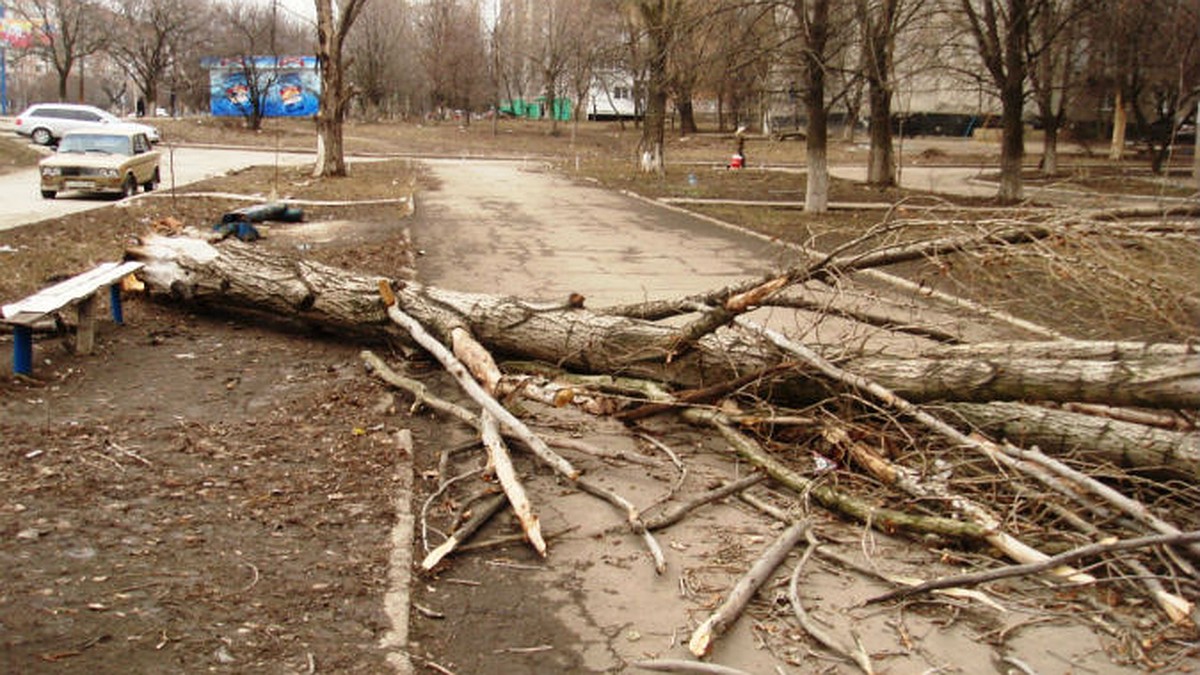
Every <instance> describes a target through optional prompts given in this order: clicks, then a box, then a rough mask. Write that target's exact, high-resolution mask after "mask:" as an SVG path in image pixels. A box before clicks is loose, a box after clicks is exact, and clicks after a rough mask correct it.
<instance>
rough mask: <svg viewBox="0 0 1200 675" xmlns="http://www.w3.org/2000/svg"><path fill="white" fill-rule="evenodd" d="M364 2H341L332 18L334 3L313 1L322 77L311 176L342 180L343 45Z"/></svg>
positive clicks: (346, 103)
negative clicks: (336, 13)
mask: <svg viewBox="0 0 1200 675" xmlns="http://www.w3.org/2000/svg"><path fill="white" fill-rule="evenodd" d="M365 1H366V0H343V2H340V3H339V4H338V7H339V10H340V12H339V14H338V16H337V17H336V18H335V17H334V14H333V0H314V2H315V4H316V9H317V68H318V69H319V70H320V73H321V102H320V104H319V106H318V108H317V161H316V163H315V165H314V166H313V176H345V175H346V156H345V148H344V145H343V143H342V122H343V120H345V118H346V109H347V107H348V106H349V104H350V96H349V94H348V93H347V92H346V88H345V79H344V77H345V74H344V73H343V72H342V43H343V41H344V40H345V38H346V34H347V33H349V32H350V27H351V26H352V25H353V24H354V20H355V19H356V18H357V17H358V14H359V13H360V12H361V11H362V8H363V5H364V4H365Z"/></svg>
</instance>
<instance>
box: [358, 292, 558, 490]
mask: <svg viewBox="0 0 1200 675" xmlns="http://www.w3.org/2000/svg"><path fill="white" fill-rule="evenodd" d="M382 288H383V286H381V289H382ZM384 295H385V296H386V295H387V294H386V293H385V294H384ZM385 305H386V307H387V313H388V316H389V317H391V319H392V320H393V321H395V322H396V323H397V324H399V325H401V326H403V327H404V328H405V330H407V331H408V333H409V334H410V335H412V337H413V339H414V340H416V341H417V344H419V345H421V346H422V347H423V348H425V349H426V350H427V351H428V352H429V353H430V354H432V355H433V356H434V358H436V359H437V360H438V361H439V362H440V363H441V364H442V367H444V368H445V369H446V372H448V373H450V375H451V376H453V377H454V379H455V380H456V381H457V382H458V384H459V386H460V387H462V389H463V391H464V392H466V394H467V395H468V396H470V397H471V398H472V399H473V400H474V401H475V402H476V403H478V404H479V405H480V406H481V407H482V408H483V409H484V410H486V411H487V412H489V413H491V414H492V415H494V416H495V417H496V419H498V420H499V421H500V422H501V423H502V424H504V426H506V427H508V429H509V430H510V431H512V432H513V433H514V434H516V435H517V436H518V437H519V438H520V439H521V440H522V441H524V442H525V443H526V444H527V445H528V446H529V448H530V449H531V450H532V451H533V454H534V455H536V456H537V457H538V459H541V460H542V461H543V462H545V463H546V464H547V465H548V466H550V467H551V468H552V469H554V470H555V471H557V472H558V473H559V474H561V475H563V476H565V477H566V478H568V479H570V480H575V479H577V478H578V477H579V471H578V470H576V469H575V467H573V466H571V463H570V462H568V461H567V460H565V459H563V458H562V457H561V456H560V455H558V454H557V453H555V452H554V451H553V450H551V449H550V447H549V446H548V445H546V443H545V441H543V440H542V439H541V438H538V436H537V435H536V434H534V433H533V431H532V430H530V429H529V427H527V426H525V423H524V422H522V421H521V420H519V419H517V418H516V417H515V416H514V415H513V414H512V413H510V412H509V411H508V410H507V409H505V408H504V406H502V405H500V403H499V402H497V401H496V399H494V398H492V397H491V396H490V395H489V394H488V393H487V392H486V391H484V389H483V387H482V386H481V385H480V384H479V383H478V382H476V381H475V379H474V378H473V377H471V374H470V373H468V372H467V371H466V369H465V368H464V366H463V364H462V363H461V362H460V361H459V360H458V359H457V358H456V357H455V356H454V355H453V354H451V353H450V351H449V350H448V349H446V347H445V345H443V344H442V343H440V342H438V341H437V340H436V339H435V338H434V337H433V336H432V335H430V334H429V333H428V332H427V331H426V330H425V329H424V327H423V326H422V325H421V323H420V322H418V321H417V320H416V319H414V318H413V317H411V316H409V315H407V314H405V313H404V312H403V311H401V310H400V308H399V307H398V306H397V305H396V304H395V302H390V303H389V302H386V297H385Z"/></svg>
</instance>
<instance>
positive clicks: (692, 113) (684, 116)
mask: <svg viewBox="0 0 1200 675" xmlns="http://www.w3.org/2000/svg"><path fill="white" fill-rule="evenodd" d="M675 107H676V108H677V109H678V110H679V135H680V136H690V135H692V134H694V133H696V131H697V129H696V110H695V106H693V105H692V92H691V90H690V89H688V90H684V91H679V92H678V93H676V99H675Z"/></svg>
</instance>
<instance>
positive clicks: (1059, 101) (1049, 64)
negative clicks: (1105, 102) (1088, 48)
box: [1029, 0, 1095, 176]
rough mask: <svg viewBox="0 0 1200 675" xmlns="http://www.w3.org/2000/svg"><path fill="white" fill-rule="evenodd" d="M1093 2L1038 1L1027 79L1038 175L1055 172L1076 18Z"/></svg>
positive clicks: (1072, 75)
mask: <svg viewBox="0 0 1200 675" xmlns="http://www.w3.org/2000/svg"><path fill="white" fill-rule="evenodd" d="M1094 5H1095V2H1094V1H1093V0H1042V2H1041V3H1040V4H1039V6H1038V8H1037V9H1038V11H1037V12H1036V13H1035V14H1034V17H1033V24H1034V25H1033V28H1032V30H1031V33H1030V49H1029V52H1030V56H1029V62H1030V69H1029V80H1030V84H1031V86H1032V90H1033V99H1034V102H1035V103H1036V104H1037V109H1038V117H1039V118H1040V120H1041V123H1042V131H1043V136H1042V162H1041V167H1042V173H1043V174H1044V175H1047V176H1053V175H1055V174H1056V173H1058V134H1059V130H1060V129H1061V128H1062V126H1063V124H1064V123H1066V119H1067V111H1068V110H1069V109H1070V102H1071V99H1072V97H1073V95H1074V94H1075V90H1076V89H1077V86H1076V84H1077V83H1076V80H1077V79H1078V75H1077V71H1078V67H1077V66H1078V58H1077V57H1078V54H1079V53H1080V52H1081V49H1080V48H1081V46H1082V45H1081V41H1082V38H1083V36H1082V31H1081V30H1080V17H1081V15H1083V14H1084V13H1085V12H1087V11H1088V10H1090V9H1092V8H1093V6H1094Z"/></svg>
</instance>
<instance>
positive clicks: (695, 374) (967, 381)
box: [129, 235, 1200, 408]
mask: <svg viewBox="0 0 1200 675" xmlns="http://www.w3.org/2000/svg"><path fill="white" fill-rule="evenodd" d="M129 255H130V256H131V257H132V258H134V259H137V260H141V261H143V262H145V263H146V267H145V269H144V270H143V272H144V276H145V280H146V284H147V287H148V288H149V289H150V290H151V291H152V292H156V293H160V294H167V295H171V296H173V297H176V298H179V299H182V300H187V301H190V302H193V303H196V304H199V305H202V306H207V307H211V308H214V309H217V310H224V311H228V310H230V309H237V308H241V309H243V310H250V311H253V312H258V313H268V314H274V315H278V316H279V317H281V318H284V319H288V320H292V321H296V322H300V323H302V324H305V325H309V326H312V327H318V328H324V329H327V330H333V331H339V332H345V333H349V334H352V335H360V336H366V337H371V336H373V337H375V338H385V337H388V338H398V339H402V340H403V339H405V335H406V334H404V333H403V332H402V331H399V330H398V329H397V328H396V327H395V326H393V325H392V324H391V322H390V321H389V319H388V316H387V313H386V311H385V308H384V306H383V304H382V303H381V302H380V299H379V288H378V283H379V281H380V279H379V278H378V277H369V276H365V275H361V274H356V273H353V272H347V271H345V270H341V269H338V268H334V267H328V266H325V265H321V264H319V263H315V262H312V261H306V260H297V259H291V258H288V257H285V256H282V255H280V254H277V253H271V252H267V251H264V250H262V249H260V248H256V247H254V246H252V245H250V244H245V243H242V242H239V241H236V240H226V241H224V242H222V243H221V245H220V246H219V247H217V246H214V245H212V244H209V243H207V242H204V241H201V240H199V239H191V238H169V237H161V236H157V235H154V236H151V237H149V238H147V239H146V241H145V243H144V244H143V245H142V246H139V247H136V248H133V249H131V250H130V251H129ZM392 283H393V285H394V287H395V288H396V290H395V294H396V299H397V302H398V303H399V306H400V307H402V308H403V309H404V311H405V312H407V313H409V314H410V315H411V316H413V317H414V318H415V319H416V320H418V321H419V322H420V323H421V324H422V325H423V326H425V327H426V328H427V329H428V330H429V331H430V332H431V333H433V334H434V335H435V336H436V337H437V338H438V339H439V340H441V341H442V342H443V343H444V344H445V343H451V342H452V341H453V331H454V329H455V328H465V329H466V330H467V331H468V332H469V333H470V334H471V335H473V336H474V337H475V339H477V340H478V341H479V342H480V343H482V344H483V345H485V346H486V347H487V348H488V349H489V350H491V351H492V352H493V353H497V354H505V355H509V356H511V357H515V358H521V359H533V360H539V361H544V362H547V363H556V364H559V365H560V366H562V367H564V368H567V369H570V370H574V371H577V372H582V373H604V374H611V373H617V372H620V373H623V374H625V375H627V376H629V377H638V378H644V379H650V380H656V381H659V382H664V383H667V384H669V385H671V386H674V387H679V388H690V389H697V388H701V387H704V386H708V385H710V384H713V383H719V382H725V381H728V380H732V379H735V378H737V377H739V376H741V375H743V374H746V373H753V372H759V371H763V370H766V369H768V368H771V367H774V366H776V365H778V364H780V363H781V362H783V361H785V360H788V359H787V357H786V355H785V354H783V353H782V352H781V350H779V349H778V348H777V347H774V346H773V345H771V344H769V343H767V342H765V341H762V340H760V339H757V338H756V337H754V336H752V335H749V334H747V333H745V332H740V331H734V330H721V331H718V332H716V333H710V334H707V335H703V336H702V337H700V338H699V339H698V340H696V341H694V342H688V343H687V344H686V345H685V347H686V348H682V349H681V347H680V328H678V327H676V326H669V325H662V324H658V323H653V322H649V321H644V320H639V319H631V318H627V317H622V316H612V315H602V314H597V313H594V312H592V311H589V310H586V309H583V308H581V307H578V305H577V304H571V303H564V304H563V305H555V306H552V307H546V306H535V305H530V304H528V303H524V302H522V301H520V300H517V299H513V298H505V297H496V296H488V295H482V294H472V293H461V292H455V291H448V290H444V289H439V288H436V287H431V286H424V285H422V284H417V283H413V282H395V281H393V282H392ZM844 367H845V368H846V369H847V370H850V371H853V372H855V373H859V374H861V375H862V376H864V377H866V378H869V379H871V380H875V381H877V382H879V383H881V384H883V385H885V386H887V387H889V388H890V389H892V390H894V391H896V392H897V393H899V394H901V395H903V396H905V397H906V398H908V399H909V400H912V401H914V402H922V401H936V400H960V401H973V402H986V401H991V400H1028V399H1040V400H1047V401H1064V402H1065V401H1076V402H1096V403H1105V404H1109V405H1128V406H1142V407H1164V408H1200V360H1198V359H1196V358H1195V356H1194V355H1177V356H1170V355H1165V356H1153V357H1146V358H1140V359H1128V360H1123V361H1091V360H1080V359H1047V358H1027V359H1025V358H1023V359H999V358H997V359H987V358H969V357H961V358H953V359H941V358H931V357H913V358H902V357H895V356H879V355H872V356H859V357H854V358H851V359H850V360H848V361H846V362H845V363H844ZM770 386H771V387H772V391H773V395H775V396H777V397H779V400H781V401H786V402H792V403H803V402H811V401H818V400H822V399H824V398H826V397H827V396H828V395H829V393H830V385H829V383H828V382H827V381H825V380H823V379H820V378H816V377H813V376H811V375H809V374H806V373H803V372H799V371H796V370H790V371H785V372H783V373H781V374H779V375H778V376H777V377H776V378H775V379H773V380H771V382H770Z"/></svg>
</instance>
